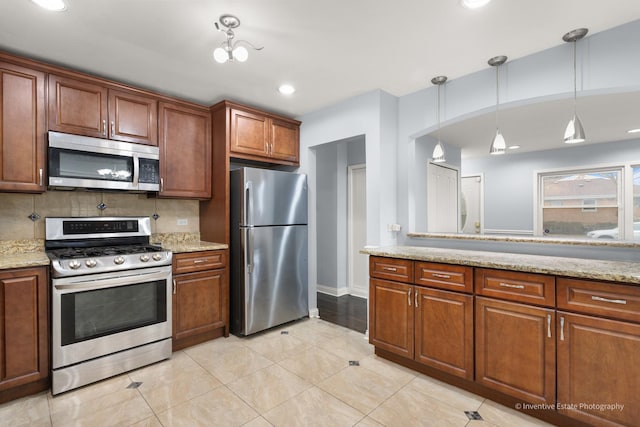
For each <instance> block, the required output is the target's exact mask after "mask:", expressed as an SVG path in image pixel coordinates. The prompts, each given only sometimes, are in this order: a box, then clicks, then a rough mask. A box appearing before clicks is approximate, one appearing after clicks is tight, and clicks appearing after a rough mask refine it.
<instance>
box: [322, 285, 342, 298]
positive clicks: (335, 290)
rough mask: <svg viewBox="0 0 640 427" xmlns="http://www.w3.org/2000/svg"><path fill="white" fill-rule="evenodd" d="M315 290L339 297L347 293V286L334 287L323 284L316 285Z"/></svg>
mask: <svg viewBox="0 0 640 427" xmlns="http://www.w3.org/2000/svg"><path fill="white" fill-rule="evenodd" d="M316 291H318V292H320V293H322V294H327V295H331V296H334V297H341V296H343V295H349V288H334V287H332V286H324V285H317V286H316Z"/></svg>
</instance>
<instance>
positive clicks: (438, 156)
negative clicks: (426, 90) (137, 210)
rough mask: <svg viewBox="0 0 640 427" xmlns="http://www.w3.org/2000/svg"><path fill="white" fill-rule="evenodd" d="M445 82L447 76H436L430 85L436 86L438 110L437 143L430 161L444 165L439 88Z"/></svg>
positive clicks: (445, 159)
mask: <svg viewBox="0 0 640 427" xmlns="http://www.w3.org/2000/svg"><path fill="white" fill-rule="evenodd" d="M446 81H447V76H437V77H434V78H432V79H431V83H433V84H434V85H437V86H438V108H437V117H438V143H437V144H436V146H435V147H434V148H433V154H432V155H431V157H432V161H433V162H434V163H444V162H446V161H447V158H446V157H445V154H444V147H443V145H442V142H440V86H442V85H443V84H444V83H445V82H446Z"/></svg>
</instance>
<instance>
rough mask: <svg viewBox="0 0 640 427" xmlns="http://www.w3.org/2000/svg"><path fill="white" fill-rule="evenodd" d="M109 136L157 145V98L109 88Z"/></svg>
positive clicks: (120, 139)
mask: <svg viewBox="0 0 640 427" xmlns="http://www.w3.org/2000/svg"><path fill="white" fill-rule="evenodd" d="M109 138H110V139H117V140H118V141H125V142H134V143H137V144H146V145H158V100H157V99H154V98H151V97H148V96H142V95H139V94H135V93H130V92H128V91H123V90H109Z"/></svg>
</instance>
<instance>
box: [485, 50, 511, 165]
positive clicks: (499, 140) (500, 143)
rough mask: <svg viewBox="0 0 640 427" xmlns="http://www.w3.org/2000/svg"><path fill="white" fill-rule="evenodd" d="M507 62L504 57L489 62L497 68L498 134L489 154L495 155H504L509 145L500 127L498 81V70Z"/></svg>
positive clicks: (497, 57)
mask: <svg viewBox="0 0 640 427" xmlns="http://www.w3.org/2000/svg"><path fill="white" fill-rule="evenodd" d="M505 62H507V57H506V56H504V55H501V56H494V57H493V58H491V59H490V60H489V61H488V63H489V65H491V66H492V67H495V68H496V134H495V136H494V137H493V141H491V147H490V148H489V154H494V155H495V154H504V153H505V151H506V150H507V143H506V141H505V140H504V137H503V136H502V133H501V132H500V128H499V127H498V110H499V107H500V96H499V89H500V84H499V79H498V77H499V74H498V69H499V68H500V66H501V65H502V64H504V63H505Z"/></svg>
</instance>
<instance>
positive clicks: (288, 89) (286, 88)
mask: <svg viewBox="0 0 640 427" xmlns="http://www.w3.org/2000/svg"><path fill="white" fill-rule="evenodd" d="M295 91H296V88H294V87H293V86H291V85H290V84H287V83H284V84H281V85H280V87H279V88H278V92H280V93H281V94H282V95H293V93H294V92H295Z"/></svg>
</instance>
